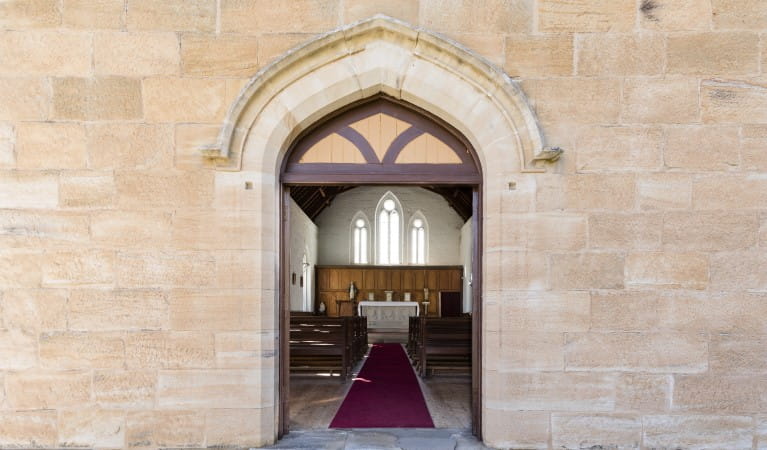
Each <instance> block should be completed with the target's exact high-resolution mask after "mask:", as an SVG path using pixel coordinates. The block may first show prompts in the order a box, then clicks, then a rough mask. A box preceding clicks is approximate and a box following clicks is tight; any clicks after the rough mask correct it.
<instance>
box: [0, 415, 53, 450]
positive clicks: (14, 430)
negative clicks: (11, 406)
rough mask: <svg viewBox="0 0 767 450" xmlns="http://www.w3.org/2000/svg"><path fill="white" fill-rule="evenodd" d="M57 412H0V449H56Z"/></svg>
mask: <svg viewBox="0 0 767 450" xmlns="http://www.w3.org/2000/svg"><path fill="white" fill-rule="evenodd" d="M56 422H57V412H56V411H53V410H47V411H0V447H3V448H46V447H47V448H52V447H56V444H57V442H56V438H57V429H56Z"/></svg>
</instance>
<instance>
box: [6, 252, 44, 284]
mask: <svg viewBox="0 0 767 450" xmlns="http://www.w3.org/2000/svg"><path fill="white" fill-rule="evenodd" d="M44 259H45V258H44V255H43V253H41V252H39V251H30V250H3V251H2V252H0V267H2V268H3V270H2V271H0V286H3V288H4V289H8V288H14V287H18V288H36V287H39V286H40V281H41V280H42V271H41V269H40V266H41V265H42V264H43V262H44Z"/></svg>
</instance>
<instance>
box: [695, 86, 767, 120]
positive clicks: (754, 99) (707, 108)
mask: <svg viewBox="0 0 767 450" xmlns="http://www.w3.org/2000/svg"><path fill="white" fill-rule="evenodd" d="M700 103H701V108H702V111H703V121H704V122H709V123H710V122H717V123H767V84H762V83H757V82H747V81H718V80H704V81H701V83H700Z"/></svg>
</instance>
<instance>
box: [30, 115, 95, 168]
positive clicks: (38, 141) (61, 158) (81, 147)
mask: <svg viewBox="0 0 767 450" xmlns="http://www.w3.org/2000/svg"><path fill="white" fill-rule="evenodd" d="M16 139H17V143H16V147H17V150H16V166H17V167H18V168H19V169H40V170H58V169H84V168H85V166H86V164H87V154H86V146H85V128H84V127H83V126H81V125H79V124H75V123H50V122H43V123H34V122H29V123H20V124H18V125H17V128H16Z"/></svg>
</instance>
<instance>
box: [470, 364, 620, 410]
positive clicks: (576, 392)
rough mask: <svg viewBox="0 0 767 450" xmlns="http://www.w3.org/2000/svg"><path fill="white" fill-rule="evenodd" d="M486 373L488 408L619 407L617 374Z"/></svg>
mask: <svg viewBox="0 0 767 450" xmlns="http://www.w3.org/2000/svg"><path fill="white" fill-rule="evenodd" d="M485 373H486V375H485V383H484V385H485V399H484V402H483V406H484V407H485V408H488V409H506V410H524V411H573V412H586V411H593V412H610V411H612V410H613V408H614V406H615V386H616V377H617V375H616V374H614V373H596V372H591V373H589V372H532V373H519V372H510V373H497V372H493V371H486V372H485ZM573 386H578V389H573Z"/></svg>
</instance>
